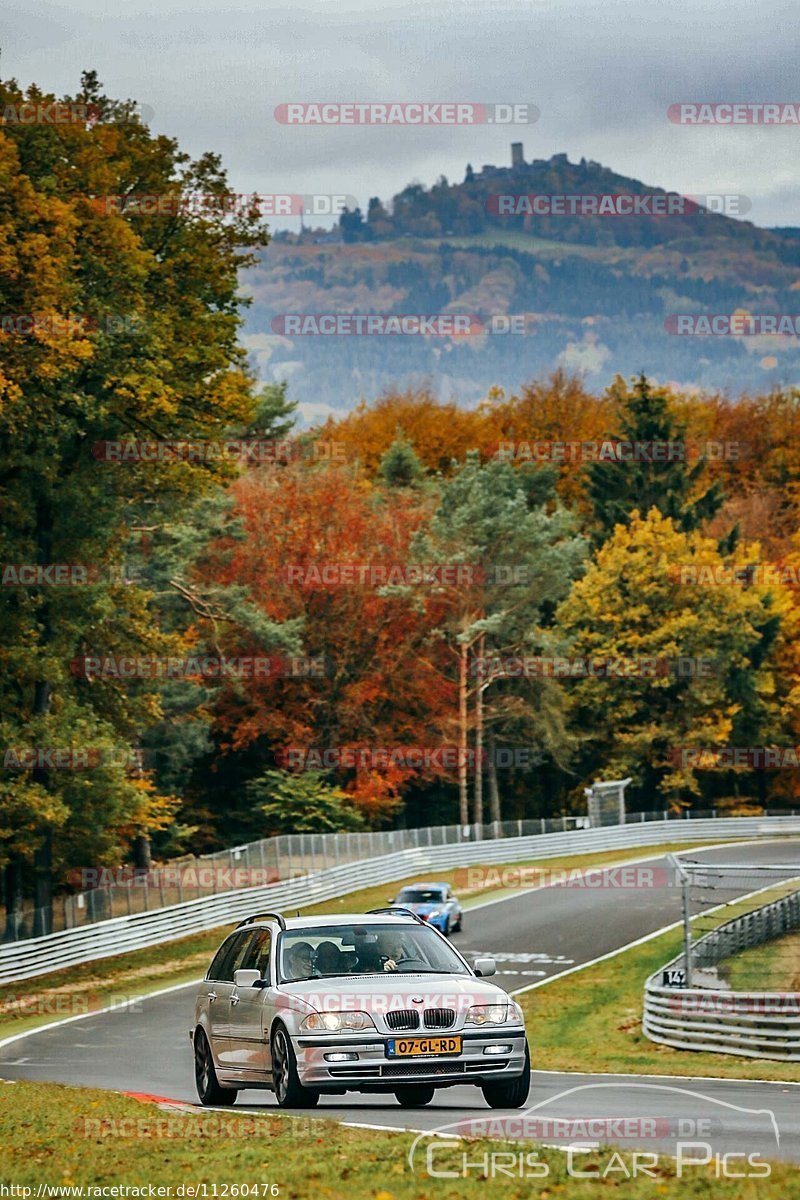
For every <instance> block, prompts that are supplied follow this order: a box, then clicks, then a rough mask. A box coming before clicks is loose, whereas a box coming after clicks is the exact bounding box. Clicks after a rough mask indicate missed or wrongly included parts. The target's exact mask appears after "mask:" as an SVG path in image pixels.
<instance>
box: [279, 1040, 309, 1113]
mask: <svg viewBox="0 0 800 1200" xmlns="http://www.w3.org/2000/svg"><path fill="white" fill-rule="evenodd" d="M272 1085H273V1089H274V1092H275V1099H276V1100H277V1101H278V1106H279V1107H280V1108H314V1106H315V1105H316V1104H318V1103H319V1092H315V1091H314V1090H313V1088H307V1087H303V1085H302V1083H301V1082H300V1078H299V1076H298V1074H297V1057H296V1055H295V1052H294V1047H293V1046H292V1039H291V1038H290V1037H289V1034H288V1033H287V1032H286V1030H285V1029H284V1027H283V1025H278V1027H277V1028H276V1029H275V1032H274V1033H273V1035H272Z"/></svg>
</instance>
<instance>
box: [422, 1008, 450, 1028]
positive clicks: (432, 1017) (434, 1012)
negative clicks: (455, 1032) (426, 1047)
mask: <svg viewBox="0 0 800 1200" xmlns="http://www.w3.org/2000/svg"><path fill="white" fill-rule="evenodd" d="M455 1019H456V1010H455V1009H454V1008H426V1009H425V1013H424V1016H423V1020H424V1022H425V1028H426V1029H449V1028H450V1026H451V1025H453V1024H454V1023H455Z"/></svg>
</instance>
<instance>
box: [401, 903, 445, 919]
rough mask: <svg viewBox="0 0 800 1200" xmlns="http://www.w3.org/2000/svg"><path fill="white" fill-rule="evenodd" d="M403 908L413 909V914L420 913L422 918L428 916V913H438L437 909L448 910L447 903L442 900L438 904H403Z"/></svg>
mask: <svg viewBox="0 0 800 1200" xmlns="http://www.w3.org/2000/svg"><path fill="white" fill-rule="evenodd" d="M402 907H403V908H409V909H411V912H413V913H418V914H419V915H420V916H421V917H423V916H427V915H428V913H432V912H436V910H437V908H446V907H447V901H446V900H440V901H439V903H438V904H403V905H402Z"/></svg>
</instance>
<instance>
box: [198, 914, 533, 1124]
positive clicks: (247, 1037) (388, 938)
mask: <svg viewBox="0 0 800 1200" xmlns="http://www.w3.org/2000/svg"><path fill="white" fill-rule="evenodd" d="M494 971H495V963H494V959H492V958H477V959H476V960H475V962H474V964H473V965H472V966H470V965H469V964H468V963H467V961H466V959H464V958H463V957H462V956H461V955H460V954H459V953H458V951H457V950H456V949H455V948H454V947H453V946H452V945H451V944H450V942H448V941H447V939H446V938H445V937H443V936H442V934H441V933H439V932H438V931H437V930H436V929H434V928H432V927H431V926H430V925H429V924H426V923H425V922H424V921H422V920H420V919H419V918H418V917H416V916H415V915H414V914H413V913H410V912H409V911H408V910H405V909H399V908H389V909H374V910H372V911H371V912H369V913H364V914H356V915H355V916H335V917H334V916H330V917H307V918H300V917H296V918H284V917H283V916H281V915H280V913H264V914H261V915H259V916H254V917H249V918H248V919H247V920H246V921H243V922H242V923H241V924H240V925H239V926H238V927H237V928H236V929H235V930H234V932H233V933H231V934H230V935H229V936H228V937H227V938H226V939H225V941H224V942H223V943H222V945H221V946H220V948H219V950H218V951H217V953H216V954H215V955H214V959H213V961H212V963H211V966H210V967H209V968H208V972H207V973H206V977H205V979H204V980H203V982H202V983H201V984H200V986H199V988H198V991H197V999H196V1003H195V1015H194V1024H193V1026H192V1029H191V1032H190V1037H191V1041H192V1045H193V1048H194V1062H195V1078H196V1081H197V1093H198V1096H199V1097H200V1101H201V1103H202V1104H205V1105H215V1106H216V1105H229V1104H233V1103H234V1101H235V1099H236V1095H237V1092H239V1091H240V1090H242V1089H244V1088H267V1089H269V1090H271V1091H273V1092H274V1093H275V1096H276V1098H277V1101H278V1104H279V1105H280V1106H281V1107H282V1108H310V1107H312V1106H313V1105H315V1104H316V1103H317V1102H318V1100H319V1098H320V1096H321V1095H323V1094H326V1095H339V1096H340V1095H344V1093H345V1092H348V1091H355V1092H383V1093H394V1095H395V1097H396V1098H397V1100H398V1102H399V1103H400V1104H401V1105H403V1106H404V1107H409V1108H415V1107H418V1106H420V1105H423V1104H427V1103H429V1101H430V1100H432V1099H433V1095H434V1092H435V1090H436V1088H441V1087H452V1086H453V1085H454V1084H465V1083H472V1084H475V1086H476V1087H479V1088H480V1089H481V1091H482V1092H483V1095H484V1098H485V1099H486V1102H487V1103H488V1104H489V1105H490V1106H491V1107H492V1108H520V1107H522V1106H523V1105H524V1104H525V1102H526V1100H527V1098H528V1091H529V1088H530V1053H529V1050H528V1043H527V1039H526V1036H525V1025H524V1022H523V1017H522V1011H521V1009H520V1007H519V1005H518V1004H516V1003H515V1002H514V1001H513V1000H512V999H511V997H510V996H508V995H507V993H506V992H504V991H503V990H502V988H500V987H498V986H497V985H496V984H494V983H489V982H487V981H486V976H488V975H493V974H494Z"/></svg>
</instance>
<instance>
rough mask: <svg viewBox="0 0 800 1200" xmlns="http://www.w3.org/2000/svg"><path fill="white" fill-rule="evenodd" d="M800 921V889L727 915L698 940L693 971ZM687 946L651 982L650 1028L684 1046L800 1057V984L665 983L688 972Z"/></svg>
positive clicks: (647, 999) (658, 1037)
mask: <svg viewBox="0 0 800 1200" xmlns="http://www.w3.org/2000/svg"><path fill="white" fill-rule="evenodd" d="M797 929H800V890H798V891H794V892H791V893H790V894H789V895H787V896H782V897H780V898H779V899H777V900H773V901H771V902H770V903H768V904H764V905H762V906H761V907H760V908H756V909H753V910H752V911H750V912H747V913H743V914H742V915H741V916H738V917H735V918H734V919H733V920H731V921H726V922H725V923H724V924H722V925H720V926H719V927H718V928H717V929H714V930H712V931H711V932H710V933H707V934H706V935H705V936H704V937H702V938H700V940H699V941H697V942H695V944H694V945H692V946H691V947H690V955H691V959H690V967H691V971H690V973H689V978H690V979H691V978H692V972H697V971H701V970H703V969H704V968H705V969H708V968H710V967H715V966H717V964H719V963H720V962H723V961H724V960H725V959H726V958H730V957H732V956H733V955H734V954H737V953H739V952H741V951H742V950H746V949H749V948H751V947H754V946H761V945H763V944H764V943H765V942H768V941H772V940H773V939H775V938H780V937H784V936H785V935H786V934H787V933H792V932H794V931H795V930H797ZM686 967H687V959H686V953H685V952H684V953H683V954H681V955H679V956H678V957H677V958H675V959H673V961H672V962H670V963H667V965H666V966H665V967H663V968H662V970H660V971H657V972H656V973H655V974H654V975H651V976H650V978H649V979H648V980H647V982H646V983H645V991H644V1020H643V1031H644V1033H645V1035H646V1036H647V1037H648V1038H650V1040H651V1041H653V1042H659V1043H660V1044H662V1045H666V1046H673V1047H675V1048H676V1049H679V1050H711V1051H715V1052H716V1053H719V1054H739V1055H742V1056H744V1057H745V1058H769V1059H777V1060H779V1061H781V1062H800V992H764V991H760V992H759V991H738V990H737V991H732V990H729V989H728V990H723V989H721V988H711V987H703V988H698V987H665V986H664V981H665V980H666V979H667V978H668V977H670V976H671V977H673V978H680V974H681V973H683V976H684V978H685V977H686Z"/></svg>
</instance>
